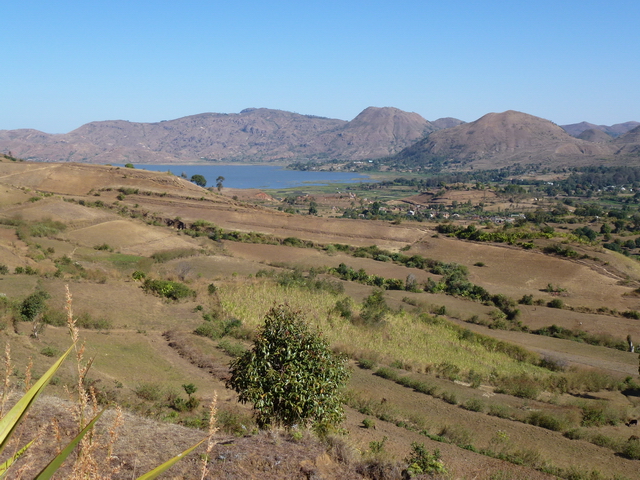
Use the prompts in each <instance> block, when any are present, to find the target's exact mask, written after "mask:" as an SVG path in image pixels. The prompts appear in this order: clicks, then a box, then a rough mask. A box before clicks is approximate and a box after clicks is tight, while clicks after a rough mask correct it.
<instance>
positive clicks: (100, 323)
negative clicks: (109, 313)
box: [76, 312, 111, 330]
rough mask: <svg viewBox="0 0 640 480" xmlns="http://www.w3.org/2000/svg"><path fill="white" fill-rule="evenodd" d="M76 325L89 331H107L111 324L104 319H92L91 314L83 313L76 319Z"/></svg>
mask: <svg viewBox="0 0 640 480" xmlns="http://www.w3.org/2000/svg"><path fill="white" fill-rule="evenodd" d="M76 325H77V326H78V327H80V328H86V329H91V330H108V329H110V328H111V322H110V321H109V320H107V319H105V318H93V317H92V316H91V314H89V313H87V312H84V313H81V314H80V315H78V317H77V318H76Z"/></svg>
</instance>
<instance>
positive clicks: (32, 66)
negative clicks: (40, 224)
mask: <svg viewBox="0 0 640 480" xmlns="http://www.w3.org/2000/svg"><path fill="white" fill-rule="evenodd" d="M0 18H1V19H2V35H1V36H0V59H1V62H0V68H1V69H2V73H1V74H0V130H8V129H16V128H35V129H38V130H42V131H45V132H48V133H65V132H68V131H71V130H73V129H75V128H77V127H79V126H81V125H83V124H84V123H87V122H90V121H94V120H116V119H120V120H130V121H136V122H156V121H160V120H169V119H174V118H178V117H183V116H186V115H193V114H197V113H203V112H218V113H237V112H239V111H240V110H242V109H244V108H248V107H267V108H276V109H281V110H288V111H293V112H298V113H302V114H311V115H319V116H325V117H331V118H341V119H344V120H351V119H353V118H354V117H355V116H356V115H357V114H358V113H360V112H361V111H362V110H364V109H365V108H366V107H369V106H377V107H384V106H393V107H397V108H400V109H402V110H407V111H412V112H417V113H419V114H420V115H422V116H423V117H425V118H426V119H428V120H435V119H437V118H440V117H456V118H460V119H462V120H465V121H473V120H475V119H477V118H479V117H480V116H482V115H484V114H486V113H488V112H502V111H505V110H510V109H512V110H519V111H523V112H526V113H529V114H532V115H537V116H540V117H543V118H547V119H549V120H552V121H554V122H556V123H558V124H567V123H576V122H580V121H582V120H586V121H589V122H592V123H596V124H607V125H610V124H613V123H620V122H624V121H629V120H636V121H640V94H639V88H638V84H639V82H640V49H639V46H640V41H639V40H640V38H639V37H640V26H639V23H638V22H639V21H640V1H638V0H622V1H610V0H609V1H589V0H582V1H576V0H559V1H558V0H555V1H547V0H539V1H536V2H531V1H527V2H524V1H520V0H510V1H506V0H505V1H492V0H487V1H482V2H481V1H471V0H448V1H444V0H439V1H437V2H435V1H431V0H396V1H391V0H389V1H379V0H356V1H350V0H341V1H335V0H322V1H316V0H306V1H303V0H295V1H288V0H287V1H273V0H260V1H254V0H236V1H233V2H232V1H229V0H226V1H224V2H223V1H218V0H208V1H206V0H202V1H199V0H182V1H179V2H178V1H174V2H164V1H150V0H149V1H139V0H127V1H124V0H110V1H105V0H83V1H69V0H60V1H56V2H53V1H50V0H43V1H32V0H14V1H8V0H7V1H3V2H2V3H1V5H0Z"/></svg>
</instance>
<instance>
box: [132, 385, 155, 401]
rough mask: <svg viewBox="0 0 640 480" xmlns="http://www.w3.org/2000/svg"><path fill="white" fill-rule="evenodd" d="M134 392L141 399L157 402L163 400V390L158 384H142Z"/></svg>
mask: <svg viewBox="0 0 640 480" xmlns="http://www.w3.org/2000/svg"><path fill="white" fill-rule="evenodd" d="M133 392H134V393H135V394H136V395H137V396H138V397H139V398H141V399H143V400H148V401H150V402H157V401H158V400H160V398H162V388H161V387H160V385H158V384H157V383H141V384H140V385H138V386H137V387H136V388H135V389H134V390H133Z"/></svg>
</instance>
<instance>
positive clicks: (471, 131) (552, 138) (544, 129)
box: [390, 110, 613, 168]
mask: <svg viewBox="0 0 640 480" xmlns="http://www.w3.org/2000/svg"><path fill="white" fill-rule="evenodd" d="M612 156H613V150H612V149H611V148H609V147H608V146H606V145H601V144H596V143H592V142H588V141H584V140H579V139H576V138H574V137H571V136H570V135H569V134H567V133H566V132H565V131H564V130H563V129H562V128H561V127H559V126H557V125H555V124H554V123H552V122H550V121H548V120H544V119H542V118H539V117H534V116H532V115H528V114H525V113H521V112H515V111H512V110H510V111H507V112H503V113H489V114H487V115H485V116H483V117H481V118H480V119H478V120H476V121H474V122H470V123H465V124H462V125H458V126H456V127H453V128H449V129H446V130H440V131H437V132H434V133H432V134H430V135H429V136H428V137H427V138H425V139H423V140H421V141H419V142H418V143H416V144H415V145H412V146H410V147H408V148H406V149H405V150H403V151H402V152H401V153H399V154H398V155H397V156H396V157H393V158H392V159H390V162H391V163H394V162H397V163H400V164H405V165H416V166H420V165H421V166H427V165H430V164H434V163H435V164H445V165H456V164H461V165H464V166H467V167H468V166H473V167H474V168H500V167H504V166H507V165H512V164H514V163H520V164H524V165H526V164H542V165H544V166H557V165H583V164H592V163H597V162H599V161H600V160H599V159H601V158H602V157H612Z"/></svg>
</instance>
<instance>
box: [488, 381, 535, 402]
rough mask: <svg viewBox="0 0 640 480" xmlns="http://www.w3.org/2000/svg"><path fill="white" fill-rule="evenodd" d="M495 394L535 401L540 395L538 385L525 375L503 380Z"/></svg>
mask: <svg viewBox="0 0 640 480" xmlns="http://www.w3.org/2000/svg"><path fill="white" fill-rule="evenodd" d="M497 392H498V393H506V394H508V395H513V396H514V397H520V398H529V399H531V400H535V399H536V398H538V395H539V394H540V385H539V384H538V382H537V381H536V380H535V379H534V378H530V377H528V376H527V375H519V376H516V377H510V378H508V379H504V380H503V382H502V385H501V387H500V388H499V389H498V390H497Z"/></svg>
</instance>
